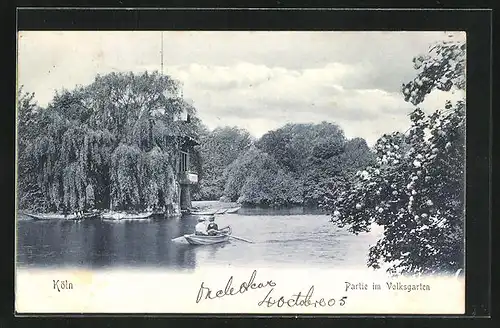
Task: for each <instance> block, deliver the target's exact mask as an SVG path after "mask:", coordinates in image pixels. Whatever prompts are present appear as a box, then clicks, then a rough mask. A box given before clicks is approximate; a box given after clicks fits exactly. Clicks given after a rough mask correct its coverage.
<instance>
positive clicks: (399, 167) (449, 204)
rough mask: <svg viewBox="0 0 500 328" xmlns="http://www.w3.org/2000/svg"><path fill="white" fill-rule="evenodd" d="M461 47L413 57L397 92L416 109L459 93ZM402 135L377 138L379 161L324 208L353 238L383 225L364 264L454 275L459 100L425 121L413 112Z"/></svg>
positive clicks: (460, 192) (459, 256)
mask: <svg viewBox="0 0 500 328" xmlns="http://www.w3.org/2000/svg"><path fill="white" fill-rule="evenodd" d="M464 61H465V44H464V43H462V42H444V43H440V44H437V45H436V46H434V47H432V48H431V50H430V53H429V55H426V56H418V57H416V58H415V60H414V62H415V69H417V70H418V73H417V77H416V78H415V80H414V81H412V82H409V83H407V84H404V85H403V95H404V97H405V100H407V101H409V102H411V103H413V104H415V105H417V104H419V103H421V102H422V101H423V100H424V98H425V95H426V94H429V93H430V92H431V91H432V90H434V89H438V90H443V91H454V90H455V91H460V90H463V89H464V87H465V82H464V81H465V80H464V79H465V72H464V67H465V62H464ZM410 120H411V127H410V129H409V130H408V131H407V132H406V133H404V134H403V133H399V132H396V133H393V134H389V135H384V136H382V137H381V138H380V139H379V140H378V141H377V143H376V145H375V150H376V152H377V162H376V163H375V164H374V165H369V166H366V167H365V168H364V169H362V170H359V171H358V172H357V174H356V177H355V179H352V180H345V181H343V184H342V185H343V188H340V189H339V188H337V189H332V190H331V191H330V194H329V195H328V200H327V201H326V202H325V207H327V208H328V209H329V210H330V211H331V212H332V214H333V219H334V220H335V222H336V223H337V224H339V225H340V226H347V227H348V228H349V229H350V230H351V231H352V232H354V233H358V232H362V231H369V230H370V226H371V225H372V223H377V224H379V225H382V226H384V235H383V237H382V238H381V239H380V240H379V241H378V243H377V244H376V245H374V246H373V247H371V248H370V253H369V261H368V265H369V266H371V267H374V268H379V267H380V265H381V263H383V262H385V263H390V264H391V266H390V269H389V270H390V271H391V272H393V273H396V272H398V273H434V272H454V271H456V270H457V269H460V268H463V265H464V214H465V213H464V160H465V157H464V155H465V145H464V141H465V99H462V100H460V101H458V102H456V103H452V102H450V101H446V103H445V104H443V108H440V109H437V110H435V111H434V112H433V113H432V114H430V115H426V114H425V113H424V112H423V111H422V110H421V109H419V108H416V109H415V110H414V111H413V112H412V113H411V115H410Z"/></svg>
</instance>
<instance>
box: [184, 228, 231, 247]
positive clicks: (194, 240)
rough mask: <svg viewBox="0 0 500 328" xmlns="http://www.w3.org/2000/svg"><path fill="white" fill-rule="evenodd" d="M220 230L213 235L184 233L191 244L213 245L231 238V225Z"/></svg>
mask: <svg viewBox="0 0 500 328" xmlns="http://www.w3.org/2000/svg"><path fill="white" fill-rule="evenodd" d="M220 231H221V234H219V235H215V236H205V235H196V234H190V235H184V238H185V239H186V241H187V242H188V243H189V244H191V245H213V244H219V243H223V242H226V241H228V240H229V238H231V233H232V231H231V227H227V228H224V229H222V230H220Z"/></svg>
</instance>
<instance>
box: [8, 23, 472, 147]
mask: <svg viewBox="0 0 500 328" xmlns="http://www.w3.org/2000/svg"><path fill="white" fill-rule="evenodd" d="M162 35H163V73H164V74H168V75H171V76H172V77H174V78H176V79H178V80H180V81H182V82H183V85H184V96H185V97H186V98H188V99H190V100H191V101H192V102H193V104H194V106H195V108H196V109H197V112H198V116H199V117H200V118H201V119H202V121H203V122H204V123H205V124H206V125H207V126H208V127H209V128H210V129H213V128H216V127H219V126H238V127H241V128H244V129H247V130H248V131H249V132H250V133H251V134H252V135H254V136H255V137H260V136H262V135H263V134H264V133H266V132H267V131H269V130H272V129H276V128H279V127H281V126H283V125H285V124H286V123H319V122H321V121H328V122H334V123H337V124H338V125H340V127H342V129H343V130H344V132H345V134H346V136H347V137H348V138H354V137H362V138H364V139H365V140H366V141H367V142H368V144H370V145H373V144H374V143H375V141H376V140H377V139H378V138H379V137H380V136H381V135H382V134H384V133H391V132H393V131H406V130H407V129H408V127H409V124H410V121H409V117H408V113H409V112H410V111H411V110H412V109H413V108H414V107H413V106H412V105H410V104H409V103H406V102H404V100H403V96H402V94H401V91H400V88H401V85H402V83H404V82H408V81H410V80H412V79H413V78H414V77H415V76H416V73H417V72H416V71H415V70H414V68H413V63H412V58H413V57H414V56H416V55H419V54H423V53H426V52H427V51H428V49H429V46H430V45H432V44H433V43H434V42H436V41H438V40H445V39H449V37H448V35H450V33H449V32H444V31H443V32H324V31H321V32H320V31H317V32H252V31H250V32H243V31H241V32H240V31H238V32H230V31H220V32H210V31H164V32H163V33H162V32H160V31H21V32H19V34H18V85H19V86H20V85H23V89H24V90H25V91H29V92H34V93H35V99H36V100H37V102H38V104H39V105H40V106H46V105H47V104H48V103H49V102H50V101H51V99H52V98H53V96H54V93H55V91H56V90H61V89H62V88H65V89H69V90H71V89H73V88H74V87H75V86H77V85H86V84H90V83H92V81H93V80H94V78H95V76H96V75H97V74H101V75H103V74H106V73H110V72H119V71H121V72H128V71H133V72H137V73H140V72H144V71H146V70H147V71H154V70H158V71H160V70H161V44H162V42H161V40H162ZM453 37H454V38H461V39H465V34H464V33H458V32H454V33H453ZM454 97H457V95H448V94H443V93H442V92H438V91H436V92H434V93H431V94H430V95H429V96H428V97H427V100H426V101H425V102H424V103H423V104H422V105H421V107H422V108H423V109H424V110H427V111H430V110H433V109H436V108H438V106H441V105H443V104H444V101H445V99H450V98H451V99H453V98H454Z"/></svg>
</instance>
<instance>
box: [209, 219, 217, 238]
mask: <svg viewBox="0 0 500 328" xmlns="http://www.w3.org/2000/svg"><path fill="white" fill-rule="evenodd" d="M208 221H209V222H210V223H209V224H208V226H207V233H208V235H209V236H215V235H217V234H219V226H218V225H217V223H215V222H214V221H215V216H214V215H211V216H210V217H209V218H208Z"/></svg>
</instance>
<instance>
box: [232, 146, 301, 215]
mask: <svg viewBox="0 0 500 328" xmlns="http://www.w3.org/2000/svg"><path fill="white" fill-rule="evenodd" d="M225 178H226V185H225V189H224V194H225V196H226V197H228V198H229V199H230V200H232V201H238V202H240V203H242V204H247V205H260V206H283V205H290V204H301V203H302V186H301V183H300V181H299V180H297V179H295V178H294V177H293V176H292V174H290V173H288V172H286V171H285V170H284V169H282V168H280V167H279V165H278V163H277V161H276V160H275V159H274V158H273V157H272V156H271V155H269V154H267V153H264V152H263V151H261V150H259V149H258V148H256V147H251V148H250V149H249V150H248V151H247V152H245V153H244V154H243V155H242V156H240V157H238V159H236V160H235V161H234V162H233V163H231V165H230V166H228V168H227V170H226V172H225Z"/></svg>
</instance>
